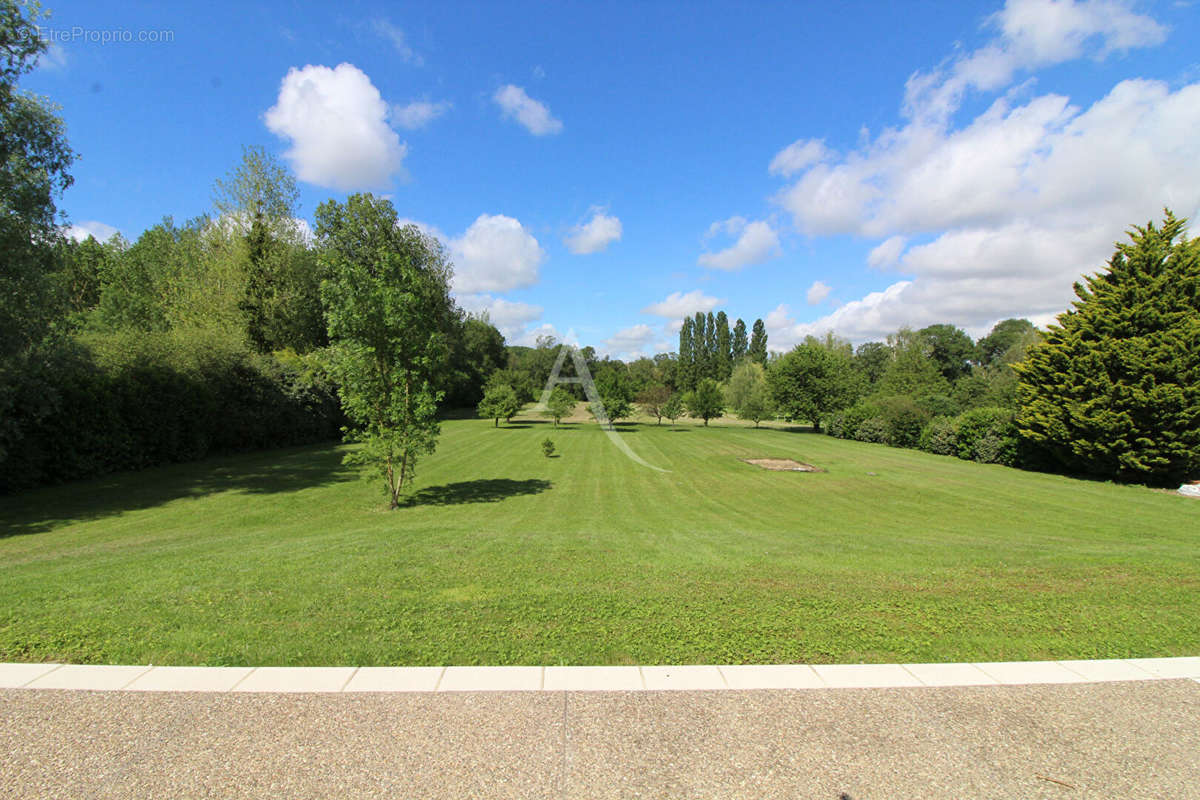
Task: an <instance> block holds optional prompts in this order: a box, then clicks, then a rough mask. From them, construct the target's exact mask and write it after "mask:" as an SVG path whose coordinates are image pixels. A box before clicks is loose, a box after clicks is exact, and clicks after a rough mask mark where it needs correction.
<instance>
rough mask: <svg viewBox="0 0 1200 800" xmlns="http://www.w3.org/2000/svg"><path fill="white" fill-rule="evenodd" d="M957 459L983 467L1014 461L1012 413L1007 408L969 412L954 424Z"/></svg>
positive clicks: (1008, 463) (1017, 441) (1010, 464)
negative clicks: (979, 463) (984, 465)
mask: <svg viewBox="0 0 1200 800" xmlns="http://www.w3.org/2000/svg"><path fill="white" fill-rule="evenodd" d="M955 429H956V432H957V439H956V446H957V448H958V457H959V458H963V459H966V460H968V461H981V462H983V463H985V464H1006V465H1008V466H1012V465H1013V464H1015V463H1016V461H1017V447H1018V443H1019V439H1018V434H1017V428H1016V425H1015V424H1014V422H1013V412H1012V411H1011V410H1010V409H1007V408H972V409H970V410H969V411H964V412H963V413H962V414H960V415H959V417H958V419H956V420H955Z"/></svg>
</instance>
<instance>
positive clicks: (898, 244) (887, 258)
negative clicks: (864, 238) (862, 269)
mask: <svg viewBox="0 0 1200 800" xmlns="http://www.w3.org/2000/svg"><path fill="white" fill-rule="evenodd" d="M907 241H908V239H906V238H904V237H903V236H891V237H888V238H887V239H885V240H883V242H881V243H880V244H879V245H878V246H877V247H875V249H873V250H872V251H871V252H870V253H868V254H867V266H869V267H876V268H878V267H890V266H891V265H892V264H895V263H896V262H897V261H898V260H899V259H900V254H901V253H903V252H904V245H905V243H906V242H907Z"/></svg>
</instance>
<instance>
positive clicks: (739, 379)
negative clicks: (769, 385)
mask: <svg viewBox="0 0 1200 800" xmlns="http://www.w3.org/2000/svg"><path fill="white" fill-rule="evenodd" d="M766 375H767V373H766V370H764V369H763V367H762V365H761V364H759V363H757V362H755V361H744V362H742V363H740V364H738V365H737V367H735V368H734V370H733V374H732V375H731V376H730V378H729V383H728V384H726V386H725V405H726V407H727V408H729V409H731V410H732V411H733V412H734V413H737V412H738V411H739V410H741V408H742V406H744V405H745V404H746V403H747V402H748V401H749V399H750V395H751V394H752V393H753V392H754V389H755V387H757V386H759V385H764V386H765V385H766V382H767V377H766Z"/></svg>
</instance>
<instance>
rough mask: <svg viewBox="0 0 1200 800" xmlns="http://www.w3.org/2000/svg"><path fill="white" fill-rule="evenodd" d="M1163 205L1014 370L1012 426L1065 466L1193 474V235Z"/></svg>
mask: <svg viewBox="0 0 1200 800" xmlns="http://www.w3.org/2000/svg"><path fill="white" fill-rule="evenodd" d="M1185 222H1186V221H1185V220H1182V219H1176V218H1175V216H1174V215H1173V214H1171V212H1170V211H1167V212H1166V219H1165V220H1164V221H1163V224H1162V227H1161V228H1156V227H1155V226H1154V223H1153V222H1150V223H1147V224H1146V225H1145V226H1144V227H1142V226H1135V227H1134V229H1133V230H1132V231H1130V232H1129V237H1130V239H1131V241H1130V242H1122V243H1118V244H1117V246H1116V251H1115V253H1114V254H1113V257H1112V259H1111V260H1110V261H1109V262H1108V269H1107V270H1106V271H1103V272H1100V273H1097V274H1095V275H1091V276H1086V277H1085V278H1084V280H1083V282H1082V283H1079V282H1077V283H1076V284H1075V294H1076V295H1077V296H1078V299H1077V300H1075V301H1074V302H1073V303H1072V306H1073V308H1071V309H1069V310H1067V311H1066V312H1064V313H1062V314H1060V315H1059V317H1058V323H1057V324H1056V325H1051V326H1050V328H1049V330H1048V332H1047V334H1046V337H1045V340H1044V342H1042V343H1041V344H1038V345H1035V346H1034V347H1033V348H1032V349H1031V350H1030V351H1029V355H1028V358H1027V360H1026V361H1024V362H1022V363H1020V364H1016V365H1014V369H1015V370H1016V371H1017V374H1018V375H1019V377H1020V384H1019V386H1018V403H1019V406H1020V410H1019V413H1018V416H1017V425H1018V428H1019V430H1020V432H1021V434H1022V435H1023V436H1025V437H1026V438H1028V439H1030V440H1032V441H1034V442H1036V443H1038V444H1040V445H1042V446H1043V447H1044V448H1045V449H1046V450H1047V451H1049V453H1050V454H1051V455H1052V456H1054V457H1055V458H1056V459H1057V460H1058V461H1059V462H1060V463H1061V464H1062V465H1063V466H1064V467H1066V468H1067V469H1070V470H1078V471H1081V472H1086V473H1091V474H1094V475H1099V476H1104V477H1109V478H1116V479H1118V480H1134V481H1145V482H1148V483H1154V484H1161V485H1172V484H1178V483H1180V482H1181V481H1184V480H1191V479H1195V478H1198V477H1200V240H1195V239H1193V240H1191V241H1188V240H1187V239H1186V238H1185V237H1184V229H1185Z"/></svg>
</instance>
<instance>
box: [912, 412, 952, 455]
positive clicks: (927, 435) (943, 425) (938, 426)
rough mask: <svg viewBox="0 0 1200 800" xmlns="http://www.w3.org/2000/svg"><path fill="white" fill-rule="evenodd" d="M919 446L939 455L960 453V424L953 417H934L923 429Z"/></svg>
mask: <svg viewBox="0 0 1200 800" xmlns="http://www.w3.org/2000/svg"><path fill="white" fill-rule="evenodd" d="M918 445H919V447H920V448H921V449H922V450H924V451H925V452H927V453H935V454H936V455H939V456H957V455H958V425H957V423H955V421H954V418H953V417H934V418H933V419H931V420H930V421H929V424H928V425H926V426H925V427H924V429H922V431H921V439H920V441H919V443H918Z"/></svg>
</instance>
